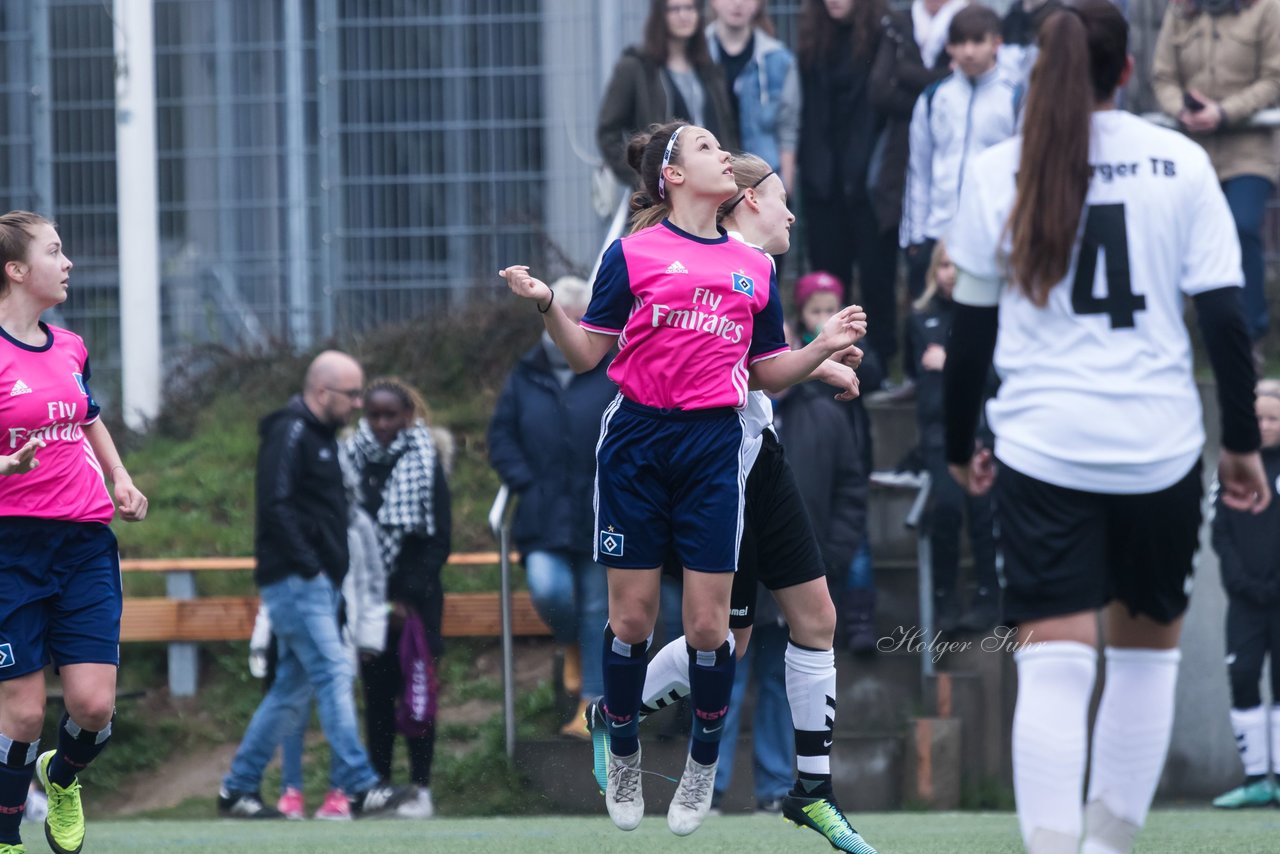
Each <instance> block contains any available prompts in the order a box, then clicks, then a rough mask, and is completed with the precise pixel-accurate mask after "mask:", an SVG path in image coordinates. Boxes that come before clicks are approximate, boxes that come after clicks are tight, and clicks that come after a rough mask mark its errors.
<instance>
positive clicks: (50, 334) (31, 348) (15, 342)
mask: <svg viewBox="0 0 1280 854" xmlns="http://www.w3.org/2000/svg"><path fill="white" fill-rule="evenodd" d="M38 323H39V324H40V328H41V329H43V330H44V334H45V335H46V336H48V337H47V338H46V339H45V342H44V343H43V344H41V345H40V346H39V347H35V346H33V345H31V344H25V343H23V342H21V341H19V340H18V339H17V338H14V337H13V336H12V335H10V334H9V333H8V332H6V331H5V330H4V327H3V326H0V337H3V338H4V340H6V341H8V342H9V343H10V344H12V345H13V346H15V347H17V348H18V349H20V350H26V351H27V352H28V353H43V352H45V351H46V350H48V349H49V348H50V347H52V346H53V330H51V329H50V328H49V326H48V324H46V323H45V322H44V321H43V320H41V321H38Z"/></svg>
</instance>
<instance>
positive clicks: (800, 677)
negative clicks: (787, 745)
mask: <svg viewBox="0 0 1280 854" xmlns="http://www.w3.org/2000/svg"><path fill="white" fill-rule="evenodd" d="M783 661H784V666H785V669H786V680H787V702H788V703H790V704H791V723H792V725H793V726H794V727H795V730H796V771H797V772H798V773H799V775H800V777H801V780H802V782H804V781H805V780H808V781H811V782H813V783H815V784H818V783H821V782H826V781H829V780H830V778H831V742H832V741H833V737H832V733H833V731H834V729H835V719H836V656H835V652H834V650H830V649H821V650H819V649H809V648H806V647H801V646H796V645H795V644H794V643H790V642H789V643H787V651H786V654H785V655H784V656H783Z"/></svg>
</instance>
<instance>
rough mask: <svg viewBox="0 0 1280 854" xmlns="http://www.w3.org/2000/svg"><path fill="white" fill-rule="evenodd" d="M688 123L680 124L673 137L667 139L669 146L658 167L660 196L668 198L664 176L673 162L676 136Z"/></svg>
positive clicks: (672, 134)
mask: <svg viewBox="0 0 1280 854" xmlns="http://www.w3.org/2000/svg"><path fill="white" fill-rule="evenodd" d="M687 127H688V125H680V127H678V128H676V129H675V130H674V131H672V132H671V139H669V140H667V147H666V148H665V149H663V151H662V165H661V166H659V167H658V198H660V199H666V197H667V181H666V178H665V177H664V176H665V174H666V171H667V166H668V165H670V163H671V152H672V151H674V150H675V147H676V137H678V136H680V131H682V130H684V129H685V128H687Z"/></svg>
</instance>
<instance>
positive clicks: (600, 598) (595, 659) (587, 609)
mask: <svg viewBox="0 0 1280 854" xmlns="http://www.w3.org/2000/svg"><path fill="white" fill-rule="evenodd" d="M524 567H525V577H526V578H527V580H528V582H529V596H530V597H531V598H532V599H533V606H534V607H535V608H537V609H538V614H539V616H541V617H542V619H543V621H544V622H545V623H546V624H547V625H548V626H549V627H550V628H551V634H552V635H553V636H554V637H555V639H556V642H557V643H561V644H570V643H576V644H578V648H579V649H580V650H581V653H582V696H583V697H599V696H600V695H601V694H603V693H604V665H603V663H602V661H601V656H602V655H603V650H602V648H601V646H600V635H601V634H603V633H604V626H605V623H607V622H609V577H608V575H607V574H606V571H605V568H604V567H603V566H601V565H600V564H598V563H596V562H595V561H593V560H592V559H591V555H588V554H583V555H571V554H569V553H567V552H559V551H556V552H553V551H538V552H529V554H527V555H525V559H524Z"/></svg>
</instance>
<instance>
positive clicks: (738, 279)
mask: <svg viewBox="0 0 1280 854" xmlns="http://www.w3.org/2000/svg"><path fill="white" fill-rule="evenodd" d="M733 290H734V293H739V294H745V295H747V296H749V297H753V296H755V295H756V283H755V282H754V281H752V280H751V278H750V277H749V276H747V274H746V273H734V274H733Z"/></svg>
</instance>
